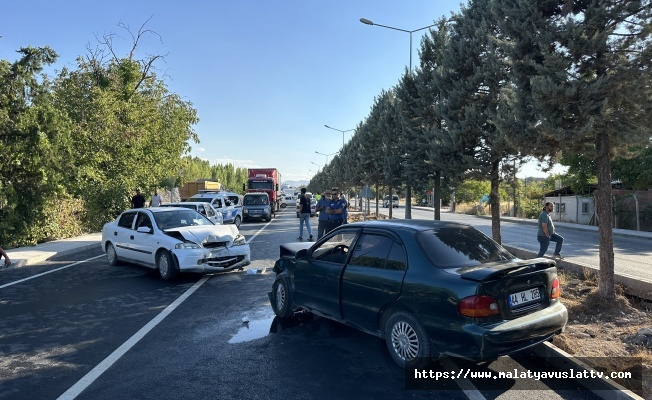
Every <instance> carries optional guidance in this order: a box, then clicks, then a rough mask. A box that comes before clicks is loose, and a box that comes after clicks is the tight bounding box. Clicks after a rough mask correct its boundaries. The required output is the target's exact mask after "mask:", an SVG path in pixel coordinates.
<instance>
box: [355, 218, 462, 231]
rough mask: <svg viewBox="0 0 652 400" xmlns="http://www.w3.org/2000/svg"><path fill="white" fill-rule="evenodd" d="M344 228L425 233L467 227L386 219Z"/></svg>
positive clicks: (438, 222) (456, 224)
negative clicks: (397, 229) (403, 230)
mask: <svg viewBox="0 0 652 400" xmlns="http://www.w3.org/2000/svg"><path fill="white" fill-rule="evenodd" d="M342 226H343V227H345V226H353V227H359V226H364V227H367V228H383V229H396V228H407V229H413V230H416V231H425V230H430V229H434V228H445V227H451V228H452V227H458V228H459V227H469V225H466V224H460V223H457V222H449V221H429V220H419V219H388V220H376V221H360V222H354V223H350V224H346V225H342Z"/></svg>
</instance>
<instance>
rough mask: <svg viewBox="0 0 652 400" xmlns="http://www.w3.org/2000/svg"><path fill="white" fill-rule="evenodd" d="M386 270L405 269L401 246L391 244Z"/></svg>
mask: <svg viewBox="0 0 652 400" xmlns="http://www.w3.org/2000/svg"><path fill="white" fill-rule="evenodd" d="M386 268H387V269H395V270H399V271H405V270H406V269H407V260H406V259H405V248H404V247H403V245H402V244H399V243H396V242H394V243H392V249H391V250H390V251H389V257H387V266H386Z"/></svg>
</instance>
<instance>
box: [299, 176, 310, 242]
mask: <svg viewBox="0 0 652 400" xmlns="http://www.w3.org/2000/svg"><path fill="white" fill-rule="evenodd" d="M299 218H300V219H299V240H303V224H306V229H307V230H308V235H310V237H309V238H308V240H312V230H311V229H310V199H309V198H308V196H307V195H306V188H301V196H299Z"/></svg>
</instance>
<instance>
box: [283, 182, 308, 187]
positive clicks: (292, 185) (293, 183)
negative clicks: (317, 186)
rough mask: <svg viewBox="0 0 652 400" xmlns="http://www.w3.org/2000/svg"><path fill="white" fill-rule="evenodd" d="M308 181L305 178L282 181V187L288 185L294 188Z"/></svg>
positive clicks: (304, 184)
mask: <svg viewBox="0 0 652 400" xmlns="http://www.w3.org/2000/svg"><path fill="white" fill-rule="evenodd" d="M308 182H309V181H306V180H301V181H283V182H282V183H283V187H286V186H287V187H290V188H292V189H294V188H299V187H301V186H306V185H307V184H308Z"/></svg>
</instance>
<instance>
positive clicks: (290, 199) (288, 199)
mask: <svg viewBox="0 0 652 400" xmlns="http://www.w3.org/2000/svg"><path fill="white" fill-rule="evenodd" d="M296 204H297V199H296V197H294V196H289V195H287V194H286V195H283V199H282V200H281V208H285V207H289V206H296Z"/></svg>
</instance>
